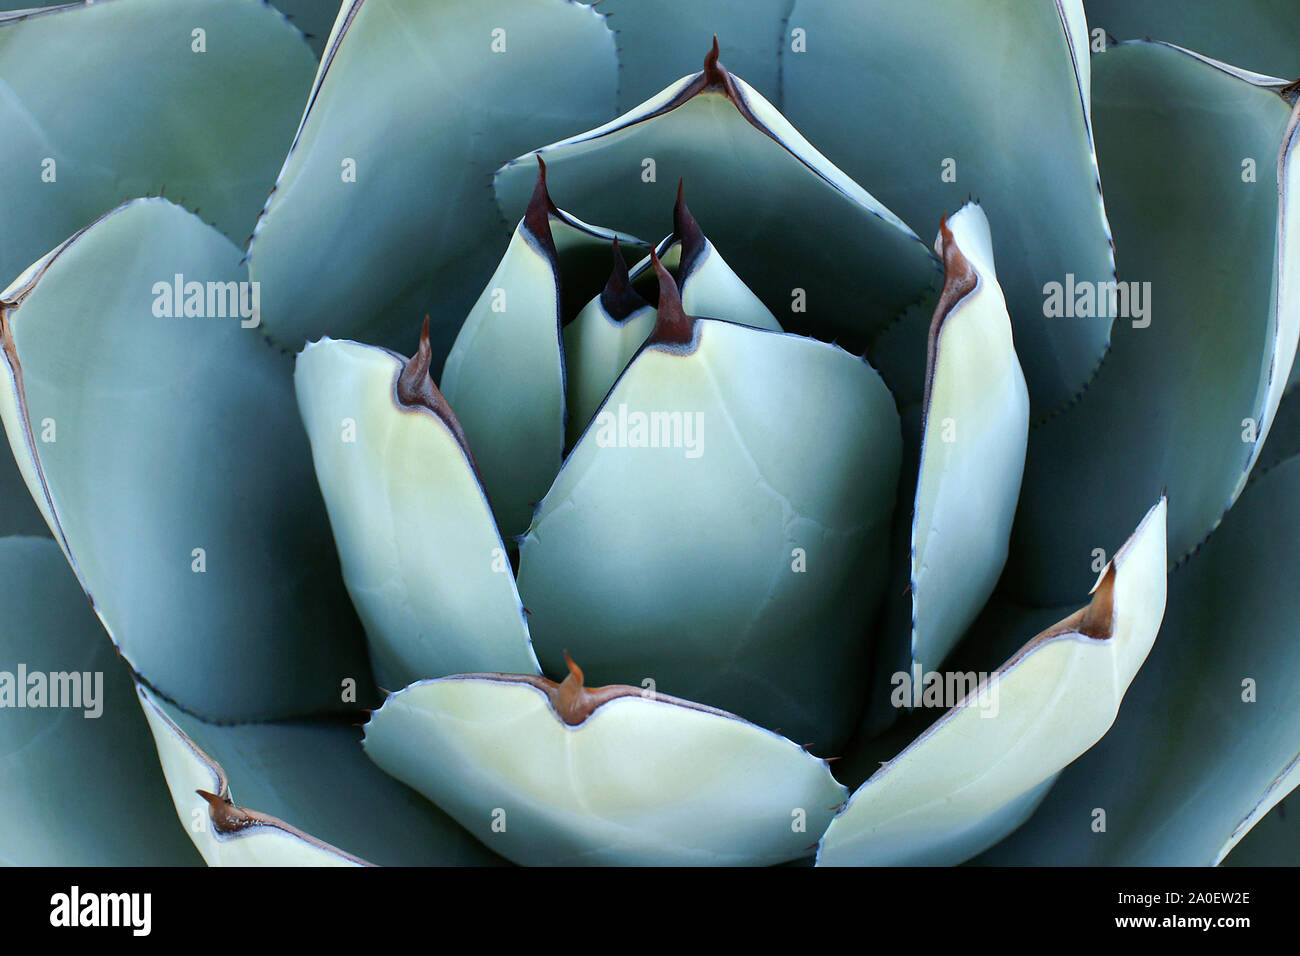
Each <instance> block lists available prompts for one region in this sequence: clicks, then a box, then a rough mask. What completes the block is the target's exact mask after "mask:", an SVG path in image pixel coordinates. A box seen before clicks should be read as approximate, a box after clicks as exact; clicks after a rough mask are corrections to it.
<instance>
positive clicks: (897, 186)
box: [782, 0, 1150, 527]
mask: <svg viewBox="0 0 1300 956" xmlns="http://www.w3.org/2000/svg"><path fill="white" fill-rule="evenodd" d="M789 26H790V28H791V29H794V28H800V29H803V30H804V31H805V32H806V38H807V51H806V52H804V53H791V54H789V55H784V56H783V61H782V62H783V77H784V85H783V96H784V98H783V100H782V106H783V108H784V109H785V111H786V115H788V116H789V117H790V120H791V121H792V122H793V123H794V124H795V125H796V126H798V127H799V128H800V129H802V130H803V131H804V134H805V135H807V136H808V138H809V139H810V140H812V142H813V143H814V144H815V145H816V146H817V147H818V148H819V149H820V150H822V152H824V153H825V154H826V155H827V156H828V157H829V158H830V160H831V161H832V162H834V163H836V164H837V165H838V166H840V167H841V168H842V169H844V170H845V171H846V172H847V173H848V174H849V175H850V176H852V177H853V178H854V179H856V180H857V181H858V182H860V183H863V184H865V185H867V186H869V187H870V188H871V189H872V191H873V192H874V193H875V194H876V195H877V196H879V197H880V198H881V200H882V201H883V202H884V203H885V204H886V205H888V206H889V207H890V208H891V209H893V210H894V211H895V212H897V213H898V214H899V215H900V216H902V218H903V219H904V220H906V221H907V222H908V223H910V224H911V225H912V227H913V228H915V229H917V230H918V231H920V232H922V233H923V234H926V235H929V234H930V233H931V232H932V231H933V230H935V229H937V228H938V225H939V219H940V217H941V216H943V215H944V214H946V213H951V212H952V211H953V210H955V209H956V208H957V207H958V206H959V205H960V204H961V203H962V202H963V201H964V200H965V199H966V198H967V197H968V196H970V195H972V194H973V195H974V197H975V198H976V199H978V200H979V202H980V204H981V206H983V208H984V210H985V211H986V212H987V213H988V216H989V219H990V220H991V221H992V222H994V223H995V224H996V229H995V233H994V246H993V251H994V253H995V254H996V256H997V260H998V265H999V270H998V278H999V281H1000V282H1001V285H1002V288H1003V290H1004V291H1005V293H1006V298H1007V308H1008V311H1009V312H1010V313H1011V321H1012V324H1013V326H1014V330H1015V336H1016V343H1017V346H1018V351H1019V353H1020V357H1021V364H1022V365H1023V366H1024V372H1025V378H1026V379H1027V380H1028V383H1029V394H1030V397H1031V399H1032V402H1033V409H1034V416H1035V418H1038V417H1041V416H1042V415H1044V414H1045V413H1047V412H1050V411H1052V410H1053V409H1055V408H1058V407H1060V406H1061V405H1063V404H1064V403H1065V402H1066V401H1068V400H1069V399H1070V398H1071V397H1073V396H1074V395H1075V394H1077V393H1078V391H1079V389H1080V388H1081V387H1082V386H1083V384H1084V383H1085V382H1086V381H1087V380H1088V378H1089V377H1090V376H1091V375H1092V373H1093V371H1094V369H1095V368H1096V366H1097V362H1098V360H1099V359H1100V358H1101V356H1102V354H1103V352H1104V350H1105V347H1106V343H1107V340H1108V336H1109V330H1110V324H1111V322H1110V318H1109V317H1107V316H1099V317H1096V318H1087V319H1069V320H1066V319H1059V318H1050V317H1047V316H1045V314H1044V308H1043V305H1044V299H1043V296H1044V286H1045V285H1046V284H1047V283H1049V282H1065V281H1066V276H1067V274H1073V275H1074V277H1075V278H1076V279H1079V280H1086V281H1089V282H1101V281H1106V280H1109V279H1112V278H1113V277H1114V268H1115V263H1114V257H1113V254H1112V251H1111V248H1110V243H1109V240H1110V232H1109V227H1108V226H1107V223H1106V210H1105V208H1103V204H1102V200H1101V195H1100V193H1099V190H1098V182H1097V162H1096V158H1095V154H1094V151H1093V143H1092V133H1091V130H1090V127H1089V117H1088V104H1089V99H1090V94H1089V75H1088V71H1089V63H1088V49H1087V37H1086V33H1085V30H1084V23H1083V10H1082V7H1081V6H1080V3H1079V0H1060V2H1052V0H988V2H982V3H970V2H968V0H930V2H925V3H899V2H896V0H855V2H853V3H843V2H839V0H798V2H797V3H796V4H795V7H794V12H793V13H792V14H791V16H790V23H789ZM1107 205H1110V204H1109V203H1107ZM1145 500H1150V496H1147V498H1146V499H1145ZM1134 517H1135V516H1134ZM1130 527H1131V525H1130Z"/></svg>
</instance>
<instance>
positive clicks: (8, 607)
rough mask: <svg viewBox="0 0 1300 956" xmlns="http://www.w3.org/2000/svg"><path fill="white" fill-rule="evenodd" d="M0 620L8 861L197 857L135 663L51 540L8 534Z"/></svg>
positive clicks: (170, 862) (180, 861)
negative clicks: (138, 690)
mask: <svg viewBox="0 0 1300 956" xmlns="http://www.w3.org/2000/svg"><path fill="white" fill-rule="evenodd" d="M0 621H3V624H0V707H2V708H3V711H2V713H3V717H2V718H0V806H2V807H4V812H3V813H0V863H3V864H5V865H8V866H183V865H193V864H196V863H198V862H199V859H198V857H197V856H196V855H195V853H194V850H193V849H192V848H191V847H190V845H189V841H188V840H186V839H185V837H184V835H183V834H182V833H181V831H180V830H178V829H177V827H176V821H175V820H174V819H173V818H172V816H171V805H170V801H169V800H168V799H167V787H166V785H165V784H164V783H163V779H162V775H161V774H160V773H159V772H158V763H157V759H156V758H155V757H154V753H153V748H152V747H150V746H149V732H148V730H147V728H146V726H145V723H144V721H143V720H142V719H141V717H140V712H139V710H138V709H137V708H136V706H135V700H134V696H135V695H134V691H133V690H132V687H131V677H130V673H129V672H128V671H127V669H126V667H124V666H123V664H122V662H121V661H120V660H118V659H117V655H116V654H115V653H114V652H113V645H112V644H111V643H110V642H109V640H108V638H107V637H106V636H105V635H104V631H103V628H101V627H100V626H99V622H98V621H97V620H95V614H94V612H93V611H92V610H91V608H90V605H89V604H88V603H87V602H86V600H85V598H84V597H83V596H82V594H81V588H79V587H78V586H77V579H76V577H75V576H74V575H73V573H72V571H71V570H70V569H69V568H68V564H67V562H66V561H64V560H63V555H62V554H60V553H59V548H58V545H56V544H55V543H54V542H53V541H51V540H50V539H49V538H44V539H41V538H0ZM38 694H39V696H37V695H38ZM56 704H57V705H59V706H54V705H56Z"/></svg>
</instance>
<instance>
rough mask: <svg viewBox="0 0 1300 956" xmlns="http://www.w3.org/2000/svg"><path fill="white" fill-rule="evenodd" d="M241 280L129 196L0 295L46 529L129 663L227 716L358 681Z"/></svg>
mask: <svg viewBox="0 0 1300 956" xmlns="http://www.w3.org/2000/svg"><path fill="white" fill-rule="evenodd" d="M244 280H245V273H244V270H243V269H242V268H241V267H240V266H239V251H238V250H237V249H236V248H235V247H234V245H232V244H231V243H230V241H229V240H227V239H225V238H224V237H222V236H221V234H220V233H218V232H217V231H216V230H215V229H213V228H211V227H210V226H207V225H205V224H204V223H203V222H201V221H200V220H199V219H198V218H197V217H195V216H193V215H192V214H190V213H187V212H185V211H184V210H183V209H180V208H179V207H177V206H174V205H172V204H171V203H169V202H168V201H166V200H164V199H139V200H133V201H132V202H129V203H127V204H126V205H124V206H121V207H119V208H118V209H116V210H114V211H113V212H111V213H109V214H108V215H107V216H105V217H104V218H102V219H100V220H98V221H97V222H95V223H94V224H92V225H91V226H89V227H88V228H86V229H85V230H84V231H82V232H80V233H78V234H77V235H75V236H73V237H72V238H71V239H69V240H68V241H67V242H65V243H64V244H63V245H61V246H59V247H58V248H57V249H55V250H54V251H53V252H51V253H50V254H49V255H48V256H46V257H45V258H44V259H42V260H41V261H40V262H38V263H37V264H36V265H35V266H33V267H32V268H31V269H29V270H28V271H27V272H25V273H24V274H23V276H22V277H20V279H19V280H18V281H17V282H15V283H14V285H12V286H10V287H9V289H7V290H6V291H5V292H4V293H2V294H0V340H2V341H3V346H4V350H3V366H0V370H2V371H3V373H4V374H3V376H0V413H2V414H3V419H4V424H5V431H6V432H7V434H8V437H9V443H10V447H11V448H12V449H13V450H14V454H15V456H16V457H17V458H18V463H19V466H20V468H21V469H22V470H23V474H24V478H25V480H26V482H27V487H28V489H29V491H30V492H31V493H32V495H33V497H34V498H35V500H36V502H37V505H38V506H39V507H40V508H41V509H42V512H43V513H44V515H45V517H46V520H47V522H48V523H49V525H50V527H51V529H52V530H53V532H54V536H55V540H56V541H58V542H59V544H60V545H61V546H62V548H63V550H64V553H65V554H66V555H67V557H68V559H69V561H70V562H71V563H72V566H73V568H74V570H75V571H76V572H77V576H78V578H79V579H80V581H81V584H82V587H83V588H84V589H85V590H86V592H87V594H89V595H90V596H91V600H92V601H93V602H94V605H95V610H96V612H97V613H98V614H99V616H100V619H101V620H102V621H103V622H104V625H105V627H107V629H108V631H109V634H110V635H111V636H112V637H113V639H114V640H115V641H116V642H117V644H118V646H119V648H120V649H121V650H122V653H123V655H124V656H125V657H126V658H127V660H128V661H130V663H131V665H132V666H133V667H134V668H135V669H136V670H137V671H138V672H139V673H141V674H142V675H143V676H144V677H145V679H147V680H148V681H150V682H151V684H152V685H153V686H154V687H157V688H158V689H159V690H160V691H162V692H163V693H165V694H167V695H168V696H170V697H172V698H173V699H175V700H177V701H179V702H181V703H182V705H183V706H185V707H187V708H189V709H191V710H193V711H194V712H196V713H200V714H203V715H204V716H208V717H212V718H215V719H227V720H233V719H250V718H255V717H272V716H284V715H290V714H295V713H304V712H310V711H318V710H325V709H338V707H339V700H340V698H339V687H340V682H341V681H342V680H344V679H347V678H352V679H354V680H357V681H358V682H359V683H360V684H361V686H362V688H363V692H364V689H365V688H366V687H367V686H368V667H367V663H366V659H365V652H364V642H363V641H362V639H361V634H360V628H359V626H358V625H357V621H356V616H355V614H354V613H353V611H352V608H351V606H350V605H349V603H348V600H347V594H346V592H345V590H344V588H343V583H342V580H341V577H340V575H339V568H338V559H337V556H336V555H335V552H334V548H333V545H332V542H331V540H330V533H329V526H328V522H327V519H326V516H325V509H324V507H323V506H322V503H321V500H320V492H319V490H318V489H317V487H316V482H315V478H314V476H313V474H312V469H311V457H310V451H309V449H308V445H307V442H306V437H305V436H304V435H303V432H302V425H301V423H300V421H299V420H298V415H297V412H296V409H295V407H294V398H293V386H292V381H291V372H292V362H291V360H290V358H289V357H288V356H284V355H281V354H279V353H278V352H276V351H274V350H273V349H271V348H268V347H267V344H266V342H265V341H264V340H263V339H262V336H261V334H260V332H259V331H258V330H257V329H256V328H253V327H251V326H252V325H253V324H254V323H255V322H256V320H257V309H256V298H255V291H254V289H253V287H251V286H248V285H247V284H243V283H244ZM245 307H247V309H245ZM246 311H247V312H249V313H251V316H250V317H249V318H247V319H244V318H241V316H242V315H244V314H245V312H246ZM245 326H249V327H245Z"/></svg>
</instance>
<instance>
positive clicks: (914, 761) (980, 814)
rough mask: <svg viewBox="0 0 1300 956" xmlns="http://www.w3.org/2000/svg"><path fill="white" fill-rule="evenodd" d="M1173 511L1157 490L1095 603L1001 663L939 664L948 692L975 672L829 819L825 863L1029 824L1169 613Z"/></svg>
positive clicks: (947, 853) (964, 843) (935, 860)
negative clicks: (979, 669) (944, 668)
mask: <svg viewBox="0 0 1300 956" xmlns="http://www.w3.org/2000/svg"><path fill="white" fill-rule="evenodd" d="M1165 518H1166V503H1165V501H1164V500H1163V499H1162V500H1160V501H1159V502H1158V503H1157V504H1156V505H1155V507H1153V508H1152V509H1151V510H1150V511H1149V512H1148V513H1147V514H1146V516H1145V517H1144V518H1143V519H1142V523H1141V524H1140V525H1139V526H1138V528H1137V530H1136V531H1134V532H1133V535H1132V536H1131V537H1130V538H1129V539H1128V541H1127V542H1126V543H1125V545H1124V546H1123V547H1122V548H1120V550H1119V551H1118V552H1117V553H1116V555H1115V560H1114V561H1112V562H1111V563H1110V564H1108V565H1107V567H1106V568H1105V570H1104V571H1103V572H1102V575H1101V577H1100V578H1099V579H1098V581H1097V585H1096V587H1095V588H1094V590H1093V596H1092V600H1091V601H1090V602H1089V604H1088V606H1087V607H1085V608H1082V609H1081V610H1079V611H1077V612H1076V613H1074V614H1072V615H1070V616H1069V617H1067V618H1065V619H1064V620H1062V621H1060V622H1059V623H1057V624H1055V625H1053V626H1052V627H1049V628H1048V629H1047V630H1045V631H1043V632H1041V633H1039V634H1038V635H1037V636H1036V637H1034V638H1032V639H1031V640H1030V641H1029V642H1028V643H1027V644H1025V645H1024V646H1023V647H1022V648H1021V649H1020V650H1019V651H1018V652H1016V653H1015V654H1014V655H1013V656H1012V657H1011V658H1010V659H1009V660H1007V661H1006V662H1005V663H1003V664H1002V665H1001V666H1000V667H998V668H997V670H996V671H994V672H993V673H992V674H978V673H977V674H975V675H954V674H953V672H951V671H950V672H948V675H947V677H945V675H937V676H938V680H939V686H940V690H942V689H943V688H944V687H951V688H954V690H952V691H950V693H954V694H955V693H957V691H956V689H955V688H956V686H957V685H956V684H955V682H953V681H952V680H951V679H950V678H951V677H952V676H961V677H963V678H972V679H966V680H964V683H963V686H962V690H961V699H960V700H959V701H956V702H955V703H954V705H953V706H951V709H949V710H948V711H947V712H946V713H944V715H943V716H942V717H940V718H939V719H938V720H937V721H936V722H935V723H934V724H933V725H931V726H930V727H929V728H928V729H927V730H926V731H925V732H924V733H923V734H921V736H920V737H918V738H917V739H916V740H914V741H913V742H912V743H911V744H909V745H908V746H907V747H906V748H904V749H903V751H902V752H901V753H899V754H898V755H897V756H895V757H894V758H893V759H892V760H889V761H888V762H887V763H885V764H884V765H883V766H881V767H880V769H879V770H877V771H876V772H875V773H874V774H873V775H872V776H871V777H870V778H869V779H868V780H867V782H866V783H864V784H863V785H862V786H861V787H859V788H858V790H857V791H856V792H855V793H854V794H853V796H852V797H850V798H849V802H848V804H847V805H846V806H845V807H844V809H843V810H842V811H841V812H840V813H839V814H838V815H837V816H836V817H835V819H834V820H833V821H831V825H830V827H829V828H828V829H827V830H826V835H825V836H824V837H823V839H822V842H821V846H820V849H819V851H818V855H817V862H818V865H820V866H863V865H875V866H884V865H910V866H915V865H930V866H935V865H948V864H954V863H960V862H962V861H963V860H966V859H968V858H970V857H971V856H973V855H975V854H976V853H979V852H980V851H982V850H984V849H986V848H987V847H989V846H990V845H992V844H993V843H995V842H996V841H997V840H999V839H1001V838H1002V837H1004V836H1006V834H1007V833H1009V832H1010V831H1011V830H1013V829H1015V827H1017V826H1018V825H1020V824H1021V823H1022V822H1023V821H1024V819H1025V818H1026V817H1027V816H1028V814H1029V813H1030V812H1031V811H1032V810H1033V808H1034V807H1035V806H1036V805H1037V804H1038V802H1039V801H1040V800H1042V798H1043V796H1044V794H1045V793H1046V792H1047V790H1048V788H1049V787H1050V786H1051V785H1052V781H1053V779H1054V778H1055V776H1056V774H1057V773H1058V772H1059V771H1060V770H1061V768H1063V767H1065V766H1066V765H1067V764H1069V763H1070V762H1071V761H1072V760H1074V759H1075V758H1076V757H1078V756H1079V754H1081V753H1083V752H1084V751H1086V750H1087V749H1088V748H1089V747H1092V746H1093V745H1094V744H1095V743H1096V742H1097V741H1098V740H1099V739H1101V738H1102V736H1103V735H1104V734H1105V733H1106V731H1107V729H1108V728H1109V727H1110V726H1111V724H1112V722H1113V721H1114V720H1115V715H1116V713H1117V711H1118V710H1119V707H1120V702H1121V701H1122V700H1123V698H1124V694H1125V692H1126V691H1127V690H1128V688H1129V683H1130V681H1132V680H1133V677H1134V675H1135V674H1137V673H1138V669H1139V668H1140V667H1142V663H1143V661H1144V660H1145V659H1146V657H1147V654H1148V653H1149V652H1150V650H1151V647H1152V644H1153V643H1154V642H1155V639H1156V633H1157V631H1158V630H1159V629H1160V621H1161V616H1162V615H1163V613H1164V610H1165V561H1166V556H1165V527H1166V525H1165ZM926 679H927V682H928V683H930V684H931V686H930V687H927V688H926V689H925V693H926V694H928V693H930V692H931V690H932V688H933V686H934V685H933V683H932V679H931V678H929V677H928V675H927V678H926ZM922 699H924V698H922ZM946 703H953V702H946Z"/></svg>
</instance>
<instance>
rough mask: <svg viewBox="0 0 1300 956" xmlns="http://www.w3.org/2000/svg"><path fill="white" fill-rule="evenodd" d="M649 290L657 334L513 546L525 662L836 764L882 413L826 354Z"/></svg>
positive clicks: (874, 571)
mask: <svg viewBox="0 0 1300 956" xmlns="http://www.w3.org/2000/svg"><path fill="white" fill-rule="evenodd" d="M660 276H661V280H660V281H661V282H662V283H665V284H664V285H663V286H662V287H661V292H660V301H659V311H658V322H659V325H658V326H657V327H656V331H655V333H654V334H653V335H652V336H651V339H650V341H649V342H648V343H647V344H646V346H645V347H644V348H643V349H642V351H641V352H640V353H639V354H638V355H637V357H636V358H635V359H634V360H633V361H632V363H631V365H630V366H629V367H628V369H627V370H626V371H625V372H624V373H623V375H622V377H621V378H620V379H619V380H618V382H617V383H616V384H615V386H614V388H613V389H612V390H611V392H610V394H609V396H608V397H607V398H606V400H605V403H604V405H603V406H602V409H601V412H600V413H599V414H598V416H597V418H596V421H595V422H593V424H592V426H591V427H589V428H588V429H587V431H586V433H585V434H584V435H583V436H582V438H581V440H580V441H579V442H578V444H577V446H576V447H575V448H574V449H573V451H572V452H571V454H570V455H569V457H568V459H567V460H566V461H565V464H564V467H563V468H562V469H561V471H560V474H559V476H558V477H557V478H556V480H555V484H554V485H553V486H552V488H551V490H550V491H549V492H547V495H546V497H545V499H543V501H542V504H541V506H540V507H539V509H538V513H537V516H536V518H535V520H534V523H533V526H532V528H531V529H530V530H529V532H528V534H527V535H526V536H525V537H524V538H523V541H522V544H521V548H520V571H519V590H520V593H521V594H522V596H523V599H524V604H525V605H526V606H527V607H528V609H529V611H530V612H531V616H530V618H529V626H530V628H531V630H532V634H533V640H534V643H535V646H536V647H537V651H538V657H539V659H540V660H541V662H542V667H543V669H544V670H545V671H547V672H548V673H552V674H554V673H562V670H561V668H562V667H563V656H562V655H563V652H564V651H565V649H568V650H569V651H570V652H571V653H573V654H575V655H577V656H578V657H579V658H580V659H582V660H584V661H585V662H586V666H587V668H588V673H590V674H591V675H592V676H593V678H594V679H597V680H600V681H613V680H617V679H619V678H620V677H624V678H626V676H627V675H636V676H637V679H638V680H641V679H645V678H649V679H652V680H654V681H655V682H656V683H657V684H658V685H659V686H663V687H672V688H674V689H678V690H681V691H682V692H684V693H686V694H688V695H689V696H690V698H691V699H693V700H699V701H701V702H703V703H707V704H710V705H713V706H718V707H723V708H726V709H728V710H730V711H732V712H735V713H739V714H741V715H742V716H744V717H746V718H747V719H750V720H754V721H755V722H756V723H759V724H762V725H763V726H765V727H772V728H781V731H782V732H783V733H786V734H789V735H790V736H791V737H793V738H794V739H798V740H800V741H801V742H811V743H816V745H817V746H818V747H821V748H824V749H825V750H828V751H833V750H834V749H835V748H836V747H838V746H839V745H840V743H842V742H843V738H844V736H845V735H846V734H847V732H848V730H849V728H850V727H851V725H852V723H853V721H854V720H855V718H856V711H857V709H858V708H859V707H860V706H861V684H862V679H863V675H864V670H865V666H866V660H865V658H866V651H867V645H866V641H865V639H864V631H865V630H866V628H867V626H868V624H869V622H870V620H871V618H872V616H873V615H874V613H875V609H876V606H877V604H878V602H879V598H880V592H881V588H882V584H883V578H884V573H885V570H886V566H887V554H886V553H885V545H886V543H887V541H888V536H889V527H890V515H891V512H892V510H893V506H894V501H895V496H896V494H897V482H898V472H899V465H900V454H901V451H900V445H901V441H900V438H899V432H898V416H897V412H896V411H895V410H894V406H893V401H892V399H891V398H890V396H889V393H888V390H887V389H886V388H885V387H884V385H883V384H882V383H881V382H880V379H879V377H878V376H877V375H876V374H875V372H873V371H872V369H871V368H870V367H869V366H868V365H866V364H865V363H864V362H862V361H861V360H859V359H857V358H855V357H854V356H851V355H849V354H848V353H846V352H844V351H843V350H841V349H839V348H837V347H835V346H832V345H827V344H825V343H822V342H817V341H815V340H813V339H806V338H802V337H799V336H794V335H787V334H783V333H776V332H768V331H765V330H761V329H753V328H749V327H746V326H741V325H734V324H732V323H728V322H722V321H719V320H714V319H695V318H693V317H690V316H687V315H685V314H684V313H682V312H681V311H680V304H679V302H677V301H676V289H675V287H674V286H673V285H672V280H671V279H670V278H668V275H667V272H664V271H661V273H660ZM666 296H671V298H672V305H671V308H667V309H666V307H665V297H666ZM828 415H830V416H831V420H833V421H834V422H835V423H836V427H835V428H834V429H827V428H826V427H825V424H826V422H827V420H828ZM614 515H617V516H618V521H617V523H616V524H613V525H611V516H614ZM665 541H667V542H670V544H669V545H668V546H665Z"/></svg>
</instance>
